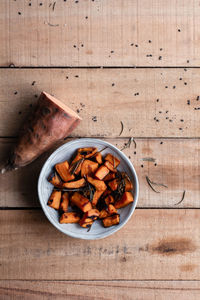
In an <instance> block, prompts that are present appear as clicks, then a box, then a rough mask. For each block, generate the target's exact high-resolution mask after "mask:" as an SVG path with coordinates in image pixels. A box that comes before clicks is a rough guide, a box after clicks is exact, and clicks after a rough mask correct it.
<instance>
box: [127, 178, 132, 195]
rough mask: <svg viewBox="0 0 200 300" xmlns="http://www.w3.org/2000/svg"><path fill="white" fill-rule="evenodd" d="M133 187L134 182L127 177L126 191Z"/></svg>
mask: <svg viewBox="0 0 200 300" xmlns="http://www.w3.org/2000/svg"><path fill="white" fill-rule="evenodd" d="M132 189H133V184H132V182H131V181H130V180H129V179H127V178H125V192H129V191H131V190H132Z"/></svg>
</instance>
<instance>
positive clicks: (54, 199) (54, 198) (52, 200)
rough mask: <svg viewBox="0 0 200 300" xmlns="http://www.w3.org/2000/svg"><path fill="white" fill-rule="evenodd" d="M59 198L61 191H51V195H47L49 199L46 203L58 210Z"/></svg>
mask: <svg viewBox="0 0 200 300" xmlns="http://www.w3.org/2000/svg"><path fill="white" fill-rule="evenodd" d="M60 200H61V192H60V191H55V190H54V191H53V192H52V193H51V196H50V197H49V200H48V202H47V205H49V206H50V207H52V208H54V209H56V210H58V209H59V207H60Z"/></svg>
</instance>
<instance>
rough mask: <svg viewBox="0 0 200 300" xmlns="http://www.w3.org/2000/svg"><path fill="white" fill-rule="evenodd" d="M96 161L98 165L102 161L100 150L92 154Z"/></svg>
mask: <svg viewBox="0 0 200 300" xmlns="http://www.w3.org/2000/svg"><path fill="white" fill-rule="evenodd" d="M94 158H95V160H96V162H98V164H99V165H101V164H102V163H103V159H102V155H101V153H100V152H97V153H96V154H95V156H94Z"/></svg>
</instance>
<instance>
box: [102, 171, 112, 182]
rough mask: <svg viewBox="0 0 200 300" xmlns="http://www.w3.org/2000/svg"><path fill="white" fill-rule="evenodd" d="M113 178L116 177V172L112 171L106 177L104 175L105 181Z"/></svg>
mask: <svg viewBox="0 0 200 300" xmlns="http://www.w3.org/2000/svg"><path fill="white" fill-rule="evenodd" d="M112 179H115V173H113V172H110V173H109V174H108V175H106V177H104V179H103V181H110V180H112Z"/></svg>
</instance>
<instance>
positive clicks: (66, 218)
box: [59, 212, 80, 224]
mask: <svg viewBox="0 0 200 300" xmlns="http://www.w3.org/2000/svg"><path fill="white" fill-rule="evenodd" d="M79 221H80V215H79V214H78V213H77V212H66V213H63V214H62V215H61V217H60V220H59V222H60V223H61V224H69V223H78V222H79Z"/></svg>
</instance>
